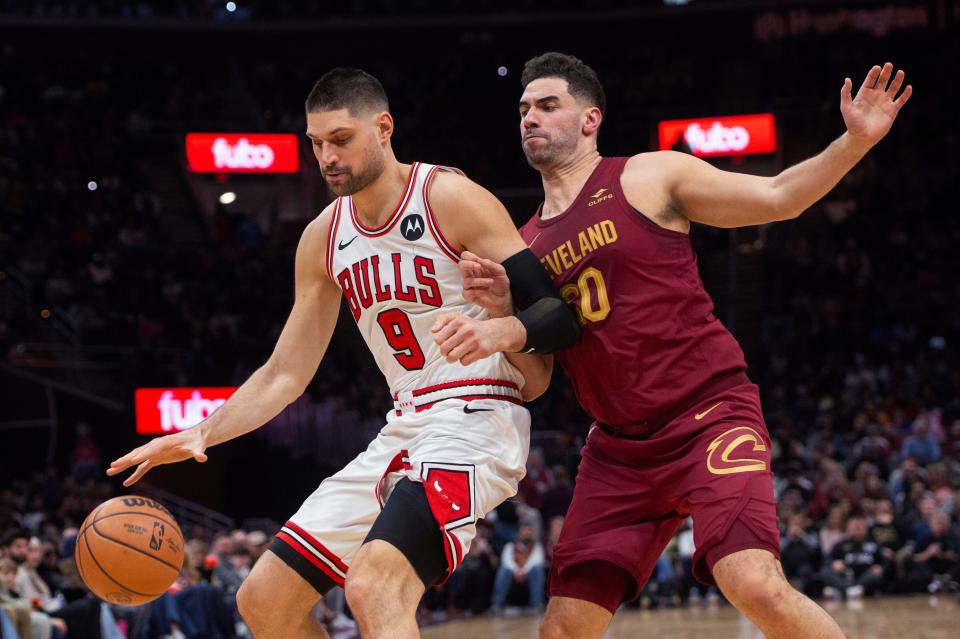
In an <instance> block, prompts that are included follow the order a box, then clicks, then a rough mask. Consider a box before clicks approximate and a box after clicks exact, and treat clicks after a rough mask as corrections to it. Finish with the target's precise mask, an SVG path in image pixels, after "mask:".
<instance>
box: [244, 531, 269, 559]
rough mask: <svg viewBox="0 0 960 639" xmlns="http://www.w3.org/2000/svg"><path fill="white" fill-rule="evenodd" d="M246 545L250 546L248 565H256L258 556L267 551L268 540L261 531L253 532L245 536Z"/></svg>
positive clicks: (265, 534)
mask: <svg viewBox="0 0 960 639" xmlns="http://www.w3.org/2000/svg"><path fill="white" fill-rule="evenodd" d="M247 543H248V545H249V546H250V565H251V566H252V565H253V564H255V563H257V560H258V559H260V556H261V555H263V553H264V552H265V551H266V550H267V545H268V544H269V543H270V538H269V537H268V536H267V533H265V532H263V531H262V530H254V531H253V532H251V533H250V534H249V535H247Z"/></svg>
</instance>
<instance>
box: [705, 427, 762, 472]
mask: <svg viewBox="0 0 960 639" xmlns="http://www.w3.org/2000/svg"><path fill="white" fill-rule="evenodd" d="M766 451H767V445H766V444H764V443H763V437H762V436H761V435H760V433H758V432H757V431H755V430H754V429H753V428H751V427H750V426H737V427H735V428H731V429H730V430H728V431H726V432H725V433H723V434H722V435H720V436H719V437H717V438H716V439H714V440H713V441H712V442H710V445H709V446H707V470H709V471H710V472H711V473H713V474H714V475H730V474H733V473H746V472H750V471H758V470H759V471H764V470H767V462H766V461H765V460H764V459H757V458H756V457H755V456H754V454H755V453H764V452H766Z"/></svg>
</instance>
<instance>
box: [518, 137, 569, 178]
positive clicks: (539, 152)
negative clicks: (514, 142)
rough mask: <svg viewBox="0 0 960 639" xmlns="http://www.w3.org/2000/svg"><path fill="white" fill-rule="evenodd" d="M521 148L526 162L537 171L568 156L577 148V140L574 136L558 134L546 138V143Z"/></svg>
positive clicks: (560, 162)
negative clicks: (533, 147) (529, 147)
mask: <svg viewBox="0 0 960 639" xmlns="http://www.w3.org/2000/svg"><path fill="white" fill-rule="evenodd" d="M522 148H523V154H524V156H526V158H527V164H529V165H530V166H531V167H533V168H534V169H537V170H538V171H545V170H548V169H550V168H552V167H555V166H557V165H558V164H562V163H563V161H564V160H566V159H567V158H568V157H570V156H571V155H572V154H573V152H574V151H575V150H576V148H577V140H576V137H575V136H567V135H565V134H560V135H557V136H554V137H552V138H547V140H546V144H542V143H541V145H540V146H539V147H538V148H535V149H529V150H528V148H527V147H526V145H523V146H522Z"/></svg>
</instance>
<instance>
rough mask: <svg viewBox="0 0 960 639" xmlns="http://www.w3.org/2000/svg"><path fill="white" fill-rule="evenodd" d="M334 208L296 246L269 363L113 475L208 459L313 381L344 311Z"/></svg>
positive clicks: (119, 463)
mask: <svg viewBox="0 0 960 639" xmlns="http://www.w3.org/2000/svg"><path fill="white" fill-rule="evenodd" d="M331 216H332V207H328V208H327V210H325V211H324V212H323V213H321V214H320V216H318V217H317V219H315V220H314V221H313V222H311V223H310V224H309V225H308V226H307V228H306V229H305V230H304V232H303V235H302V236H301V238H300V244H299V246H298V247H297V257H296V267H295V299H294V303H293V309H292V310H291V311H290V316H289V317H288V318H287V322H286V324H285V325H284V327H283V331H282V332H281V333H280V337H279V339H278V340H277V344H276V346H275V347H274V349H273V353H272V354H271V355H270V358H269V359H268V360H267V361H266V363H264V364H263V366H261V367H260V368H258V369H257V370H256V371H254V373H253V374H252V375H251V376H250V377H249V378H248V379H247V381H245V382H244V383H243V385H241V386H240V388H238V389H237V392H235V393H234V394H233V395H232V396H231V397H230V399H229V400H227V402H226V403H225V404H224V405H223V406H221V407H220V408H219V409H218V410H217V411H216V412H214V413H213V414H212V415H211V416H210V417H208V418H207V419H206V420H204V421H203V422H202V423H201V424H199V425H198V426H195V427H194V428H191V429H190V430H185V431H181V432H179V433H174V434H172V435H166V436H164V437H158V438H157V439H154V440H151V441H150V442H148V443H147V444H144V445H143V446H140V447H139V448H136V449H134V450H132V451H131V452H129V453H127V454H126V455H124V456H123V457H121V458H119V459H117V460H116V461H114V462H113V463H112V464H110V468H109V469H107V474H108V475H111V476H112V475H117V474H119V473H122V472H123V471H125V470H127V469H128V468H131V467H133V466H136V470H135V471H134V472H133V474H132V475H130V477H128V478H127V479H126V480H125V481H124V482H123V485H124V486H130V485H132V484H134V483H135V482H136V481H138V480H139V479H140V478H141V477H143V476H144V474H146V472H147V471H148V470H150V469H151V468H153V467H155V466H159V465H161V464H172V463H175V462H179V461H184V460H186V459H190V458H191V457H192V458H193V459H195V460H196V461H198V462H204V461H206V460H207V456H206V452H205V451H206V449H207V448H209V447H210V446H213V445H215V444H219V443H221V442H225V441H227V440H230V439H233V438H234V437H239V436H240V435H243V434H245V433H248V432H250V431H252V430H254V429H257V428H259V427H260V426H262V425H263V424H265V423H267V422H268V421H269V420H271V419H273V418H274V417H276V416H277V414H279V413H280V411H282V410H283V409H284V408H285V407H286V406H287V405H288V404H290V403H291V402H293V401H294V400H296V399H297V398H298V397H300V395H302V394H303V391H304V390H305V389H306V387H307V384H308V383H310V380H311V379H313V376H314V374H315V373H316V371H317V367H318V366H319V365H320V360H321V359H322V358H323V354H324V353H325V352H326V350H327V345H328V344H329V343H330V336H331V335H332V334H333V329H334V327H335V326H336V323H337V315H338V313H339V310H340V289H339V287H338V286H337V285H336V284H334V282H333V281H332V280H331V279H330V277H329V276H328V275H327V273H326V270H325V266H324V265H325V263H326V260H325V259H324V256H325V255H326V249H327V246H326V244H327V232H328V230H329V228H330V218H331Z"/></svg>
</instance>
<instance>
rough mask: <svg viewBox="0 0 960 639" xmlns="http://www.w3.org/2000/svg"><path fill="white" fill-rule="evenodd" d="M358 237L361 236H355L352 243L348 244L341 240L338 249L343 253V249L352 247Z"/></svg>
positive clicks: (351, 239) (351, 240)
mask: <svg viewBox="0 0 960 639" xmlns="http://www.w3.org/2000/svg"><path fill="white" fill-rule="evenodd" d="M358 237H360V236H359V235H354V236H353V237H351V238H350V241H349V242H347V243H346V244H344V243H343V240H340V243H339V244H337V248H338V249H340V250H341V251H342V250H343V249H345V248H347V247H348V246H350V244H351V243H352V242H353V241H354V240H355V239H357V238H358Z"/></svg>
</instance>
